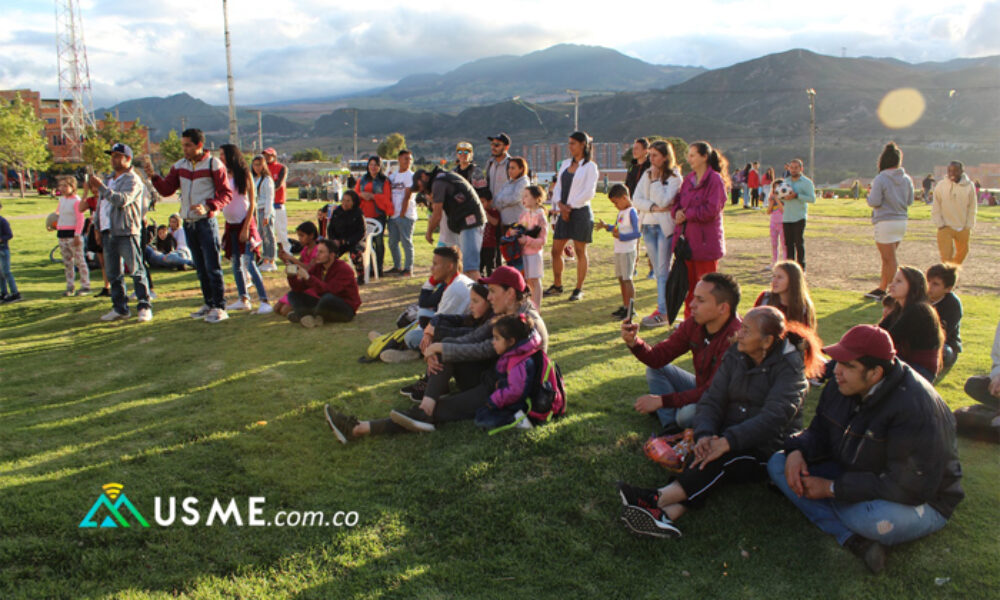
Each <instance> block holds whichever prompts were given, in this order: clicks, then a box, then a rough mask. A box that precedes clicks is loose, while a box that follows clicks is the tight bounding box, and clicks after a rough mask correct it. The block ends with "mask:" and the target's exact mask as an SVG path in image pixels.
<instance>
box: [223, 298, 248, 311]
mask: <svg viewBox="0 0 1000 600" xmlns="http://www.w3.org/2000/svg"><path fill="white" fill-rule="evenodd" d="M251 308H253V305H252V304H250V299H249V298H240V299H239V300H237V301H236V302H230V303H229V304H227V305H226V310H250V309H251Z"/></svg>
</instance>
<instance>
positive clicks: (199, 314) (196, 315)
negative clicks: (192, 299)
mask: <svg viewBox="0 0 1000 600" xmlns="http://www.w3.org/2000/svg"><path fill="white" fill-rule="evenodd" d="M98 295H100V294H98ZM210 310H212V309H211V307H209V306H208V305H207V304H202V305H201V308H199V309H198V310H196V311H194V312H193V313H191V318H192V319H204V318H205V317H207V316H208V312H209V311H210Z"/></svg>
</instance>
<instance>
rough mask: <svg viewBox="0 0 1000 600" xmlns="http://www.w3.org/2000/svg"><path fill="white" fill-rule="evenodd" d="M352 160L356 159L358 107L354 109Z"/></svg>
mask: <svg viewBox="0 0 1000 600" xmlns="http://www.w3.org/2000/svg"><path fill="white" fill-rule="evenodd" d="M354 160H358V109H356V108H355V109H354Z"/></svg>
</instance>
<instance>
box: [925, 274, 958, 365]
mask: <svg viewBox="0 0 1000 600" xmlns="http://www.w3.org/2000/svg"><path fill="white" fill-rule="evenodd" d="M960 268H961V267H959V266H958V265H956V264H951V263H938V264H936V265H934V266H932V267H931V268H929V269H927V300H929V301H930V303H931V306H933V307H934V310H935V311H937V314H938V318H939V319H940V320H941V327H942V328H943V329H944V346H942V347H941V362H942V369H941V370H942V372H944V371H947V370H948V369H950V368H951V366H952V365H954V364H955V361H956V360H958V355H959V354H960V353H961V352H962V336H961V326H962V301H961V300H959V299H958V296H957V295H955V292H954V291H953V290H954V289H955V284H956V283H958V270H959V269H960Z"/></svg>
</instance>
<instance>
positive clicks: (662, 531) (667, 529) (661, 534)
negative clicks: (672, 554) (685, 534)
mask: <svg viewBox="0 0 1000 600" xmlns="http://www.w3.org/2000/svg"><path fill="white" fill-rule="evenodd" d="M621 518H622V521H624V522H625V526H626V527H628V528H629V529H630V530H631V531H632V532H634V533H637V534H639V535H648V536H650V537H655V538H679V537H681V530H680V529H678V528H677V526H676V525H674V522H673V521H671V520H670V519H669V518H667V515H666V513H664V512H663V511H662V510H660V509H658V508H652V509H647V508H642V507H640V506H632V505H629V506H626V507H624V508H622V517H621Z"/></svg>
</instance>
